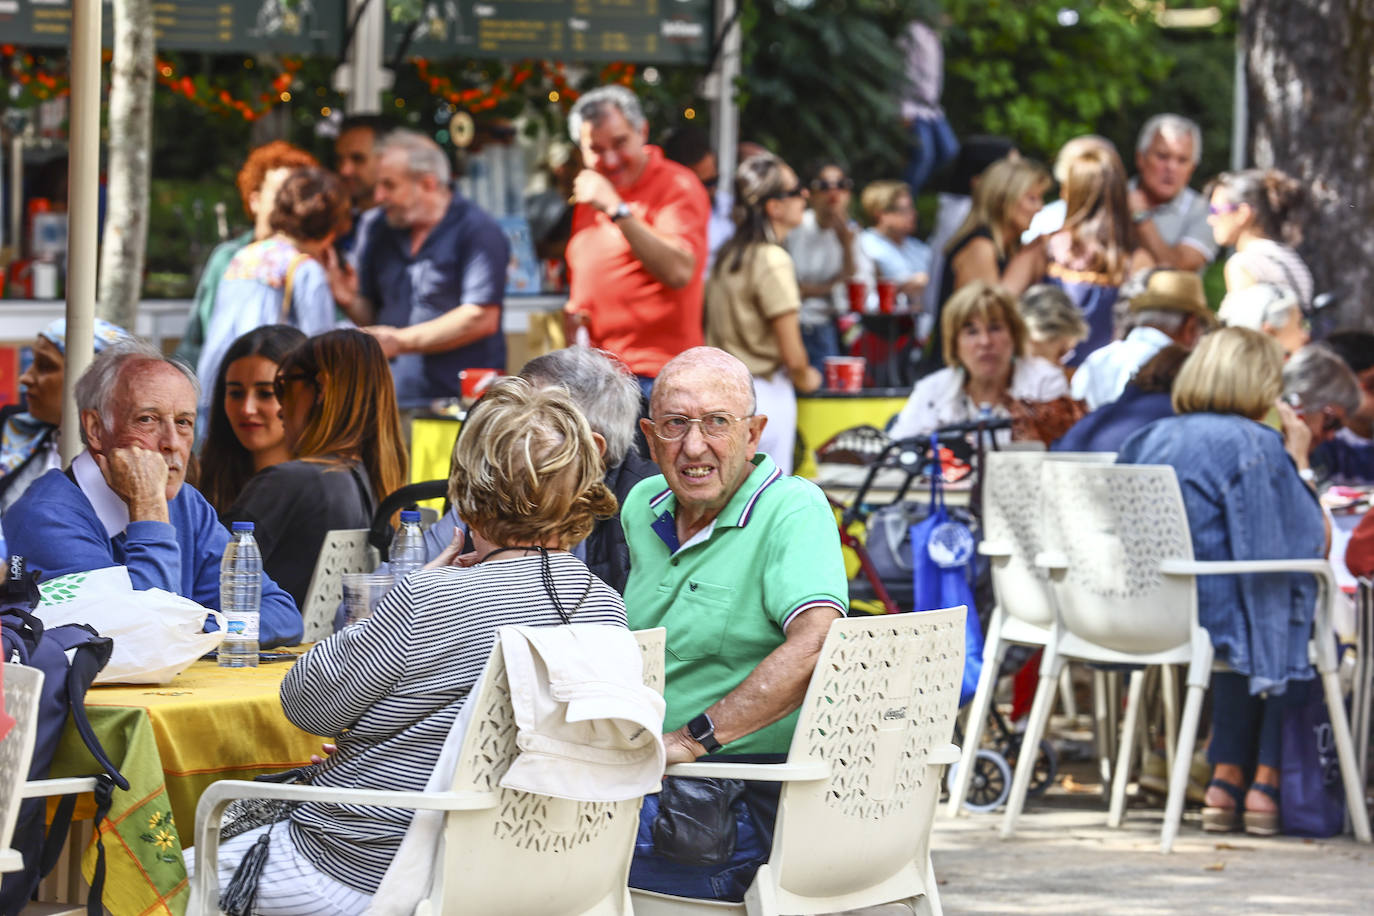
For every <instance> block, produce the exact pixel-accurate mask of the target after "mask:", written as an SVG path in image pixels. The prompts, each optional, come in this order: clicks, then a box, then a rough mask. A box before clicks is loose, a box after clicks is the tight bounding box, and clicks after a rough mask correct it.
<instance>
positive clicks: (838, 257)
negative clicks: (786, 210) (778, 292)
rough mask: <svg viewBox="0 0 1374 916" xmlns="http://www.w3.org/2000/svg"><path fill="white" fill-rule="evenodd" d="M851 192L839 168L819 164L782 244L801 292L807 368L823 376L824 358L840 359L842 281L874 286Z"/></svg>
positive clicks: (846, 306) (845, 302) (851, 186)
mask: <svg viewBox="0 0 1374 916" xmlns="http://www.w3.org/2000/svg"><path fill="white" fill-rule="evenodd" d="M853 189H854V182H853V181H852V180H850V178H849V177H848V176H847V175H845V171H844V168H843V167H842V166H840V165H838V164H837V163H834V162H827V163H825V164H823V165H821V166H820V167H819V168H818V169H816V171H815V177H814V178H812V179H811V207H810V208H809V209H808V210H807V211H806V212H805V213H803V214H802V221H801V225H800V226H797V228H795V229H793V230H792V231H791V232H789V233H788V234H787V240H786V242H785V243H784V247H785V248H786V249H787V253H788V254H790V255H792V261H793V262H794V263H795V265H796V269H797V285H798V286H799V287H800V288H801V297H802V303H801V315H800V318H801V333H802V343H803V344H804V345H805V346H806V355H807V358H808V359H810V360H811V365H813V366H815V367H816V369H817V370H818V371H822V372H823V371H824V370H825V358H826V357H827V356H839V355H840V336H839V333H840V332H839V327H838V325H837V324H836V323H835V319H836V318H837V317H839V316H840V315H842V314H844V313H845V312H846V311H848V309H849V301H848V297H847V295H846V289H845V284H846V282H847V281H849V280H853V279H858V280H862V281H863V282H864V284H865V285H867V286H872V285H873V264H872V262H871V261H869V260H868V258H867V257H865V256H864V253H863V252H862V251H860V250H859V244H858V235H859V232H860V231H861V230H860V228H859V224H858V223H856V222H854V220H853V219H852V218H850V215H849V203H850V200H851V199H852V198H853Z"/></svg>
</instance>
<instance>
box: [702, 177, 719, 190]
mask: <svg viewBox="0 0 1374 916" xmlns="http://www.w3.org/2000/svg"><path fill="white" fill-rule="evenodd" d="M701 183H702V184H704V185H706V190H708V191H714V190H715V189H716V188H717V187H718V186H719V185H720V176H719V175H712V176H711V177H710V178H703V179H702V180H701Z"/></svg>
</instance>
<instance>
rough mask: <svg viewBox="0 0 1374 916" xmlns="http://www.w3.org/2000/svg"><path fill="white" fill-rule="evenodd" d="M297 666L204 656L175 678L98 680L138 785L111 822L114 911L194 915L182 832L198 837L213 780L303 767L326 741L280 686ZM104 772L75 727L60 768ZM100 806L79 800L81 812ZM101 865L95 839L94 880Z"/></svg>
mask: <svg viewBox="0 0 1374 916" xmlns="http://www.w3.org/2000/svg"><path fill="white" fill-rule="evenodd" d="M291 664H292V662H290V661H281V662H271V663H266V664H262V665H260V666H259V667H257V668H220V667H219V666H218V665H216V664H215V663H214V662H213V661H198V662H196V663H195V664H193V665H192V666H191V667H190V668H188V669H187V670H186V671H185V672H183V673H182V674H181V675H180V676H179V677H177V678H176V679H175V680H174V681H172V683H170V684H167V685H166V686H162V687H153V686H142V687H96V688H93V689H92V690H91V691H90V692H89V693H88V694H87V696H86V710H87V715H88V717H89V718H90V720H91V726H92V728H93V729H94V730H95V733H96V735H97V737H99V738H100V742H101V745H102V746H103V747H104V748H105V750H106V752H107V753H108V754H109V755H110V758H111V760H112V761H113V762H114V763H115V764H116V765H117V766H118V767H119V768H120V770H121V772H122V773H123V774H124V776H125V778H127V779H128V780H129V783H130V789H129V791H128V792H121V791H116V792H115V798H114V806H113V807H112V808H111V810H110V815H109V818H108V819H107V820H106V821H105V822H103V823H102V825H101V834H102V836H103V837H104V843H105V854H106V880H105V907H106V909H108V910H109V911H110V913H112V914H113V916H125V914H149V913H166V914H175V916H180V914H182V913H185V911H186V902H187V895H188V892H189V887H188V884H187V880H186V870H185V868H184V866H183V864H182V859H181V849H182V844H181V834H184V835H185V837H186V839H187V840H190V839H191V836H192V830H193V827H194V824H195V814H196V802H197V801H198V800H199V799H200V795H201V793H202V792H203V791H204V790H205V788H206V786H208V785H210V783H212V782H215V781H216V780H219V779H252V778H253V777H254V776H256V775H258V774H260V773H270V772H273V771H276V770H284V769H289V768H291V767H293V766H300V765H301V764H304V763H306V762H308V761H309V759H310V755H311V754H312V753H317V752H318V750H319V746H320V743H321V741H322V739H321V738H320V737H318V736H316V735H311V734H308V733H306V732H303V731H301V730H300V729H298V728H296V727H295V726H294V725H292V724H291V723H290V722H288V721H287V719H286V717H285V715H283V713H282V710H281V702H280V700H279V699H278V690H279V688H280V686H281V681H282V678H283V677H285V675H286V672H287V670H288V669H289V668H290V667H291ZM94 772H97V767H96V764H95V762H94V760H92V759H91V756H90V754H89V752H88V751H87V750H86V748H85V745H84V744H82V742H81V738H80V737H79V736H78V735H77V734H76V730H75V729H74V728H72V727H70V726H69V727H68V729H67V731H66V733H64V735H63V737H62V743H61V745H59V747H58V751H57V757H56V759H55V760H54V762H53V770H52V775H54V776H75V775H89V774H91V773H94ZM92 813H93V808H92V807H90V806H87V805H84V804H83V805H80V806H78V811H77V817H83V816H84V817H90V816H91V814H92ZM94 867H95V846H94V844H92V846H91V847H90V848H89V849H88V850H87V851H86V855H85V858H84V860H83V870H84V872H85V875H86V879H87V880H88V881H89V880H90V877H91V874H92V873H93V869H94Z"/></svg>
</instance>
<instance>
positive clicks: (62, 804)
mask: <svg viewBox="0 0 1374 916" xmlns="http://www.w3.org/2000/svg"><path fill="white" fill-rule="evenodd" d="M72 708H73V710H75V708H76V707H72ZM97 746H98V745H97ZM116 775H118V774H116ZM119 778H120V779H123V778H124V777H122V776H120V777H119ZM124 788H128V786H127V785H126V786H125V787H124ZM114 790H115V784H114V781H113V780H112V779H111V778H110V775H109V774H108V773H101V774H100V775H98V776H96V777H95V792H94V795H95V817H94V819H92V821H91V823H92V824H93V825H94V827H95V870H94V873H93V874H92V875H91V891H90V896H89V897H88V898H87V901H86V916H103V914H104V912H105V907H104V905H103V904H104V898H105V837H104V834H103V833H102V832H101V830H100V822H101V821H103V820H105V818H106V817H108V816H109V814H110V807H111V806H112V805H113V804H114ZM76 799H77V796H76V795H75V794H69V795H64V796H62V800H61V801H59V802H58V803H57V810H56V811H54V812H53V819H52V826H51V827H50V828H49V829H48V835H47V838H46V839H44V841H43V857H42V859H41V860H40V862H41V865H40V870H39V874H40V875H42V876H44V877H47V876H48V875H49V874H51V872H52V870H53V868H54V867H55V866H56V865H57V860H58V859H60V858H61V857H62V848H63V847H64V846H65V845H66V844H67V831H68V829H69V828H70V827H71V825H72V813H73V812H74V811H75V810H76Z"/></svg>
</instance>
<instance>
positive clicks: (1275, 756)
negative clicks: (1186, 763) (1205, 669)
mask: <svg viewBox="0 0 1374 916" xmlns="http://www.w3.org/2000/svg"><path fill="white" fill-rule="evenodd" d="M1290 690H1291V688H1290ZM1288 705H1289V700H1288V694H1283V695H1281V696H1253V695H1252V694H1251V693H1250V683H1249V678H1248V677H1246V676H1245V675H1243V674H1235V673H1234V672H1229V671H1217V672H1214V673H1213V674H1212V743H1211V744H1210V745H1209V746H1208V748H1207V762H1208V763H1210V764H1212V765H1213V766H1216V765H1217V764H1219V763H1229V764H1233V765H1235V766H1238V767H1240V768H1241V769H1242V770H1244V771H1245V772H1246V774H1247V778H1250V774H1253V773H1254V771H1255V767H1256V766H1266V767H1274V768H1275V769H1278V766H1279V732H1280V729H1281V728H1282V727H1283V711H1284V709H1285V708H1287V706H1288Z"/></svg>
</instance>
